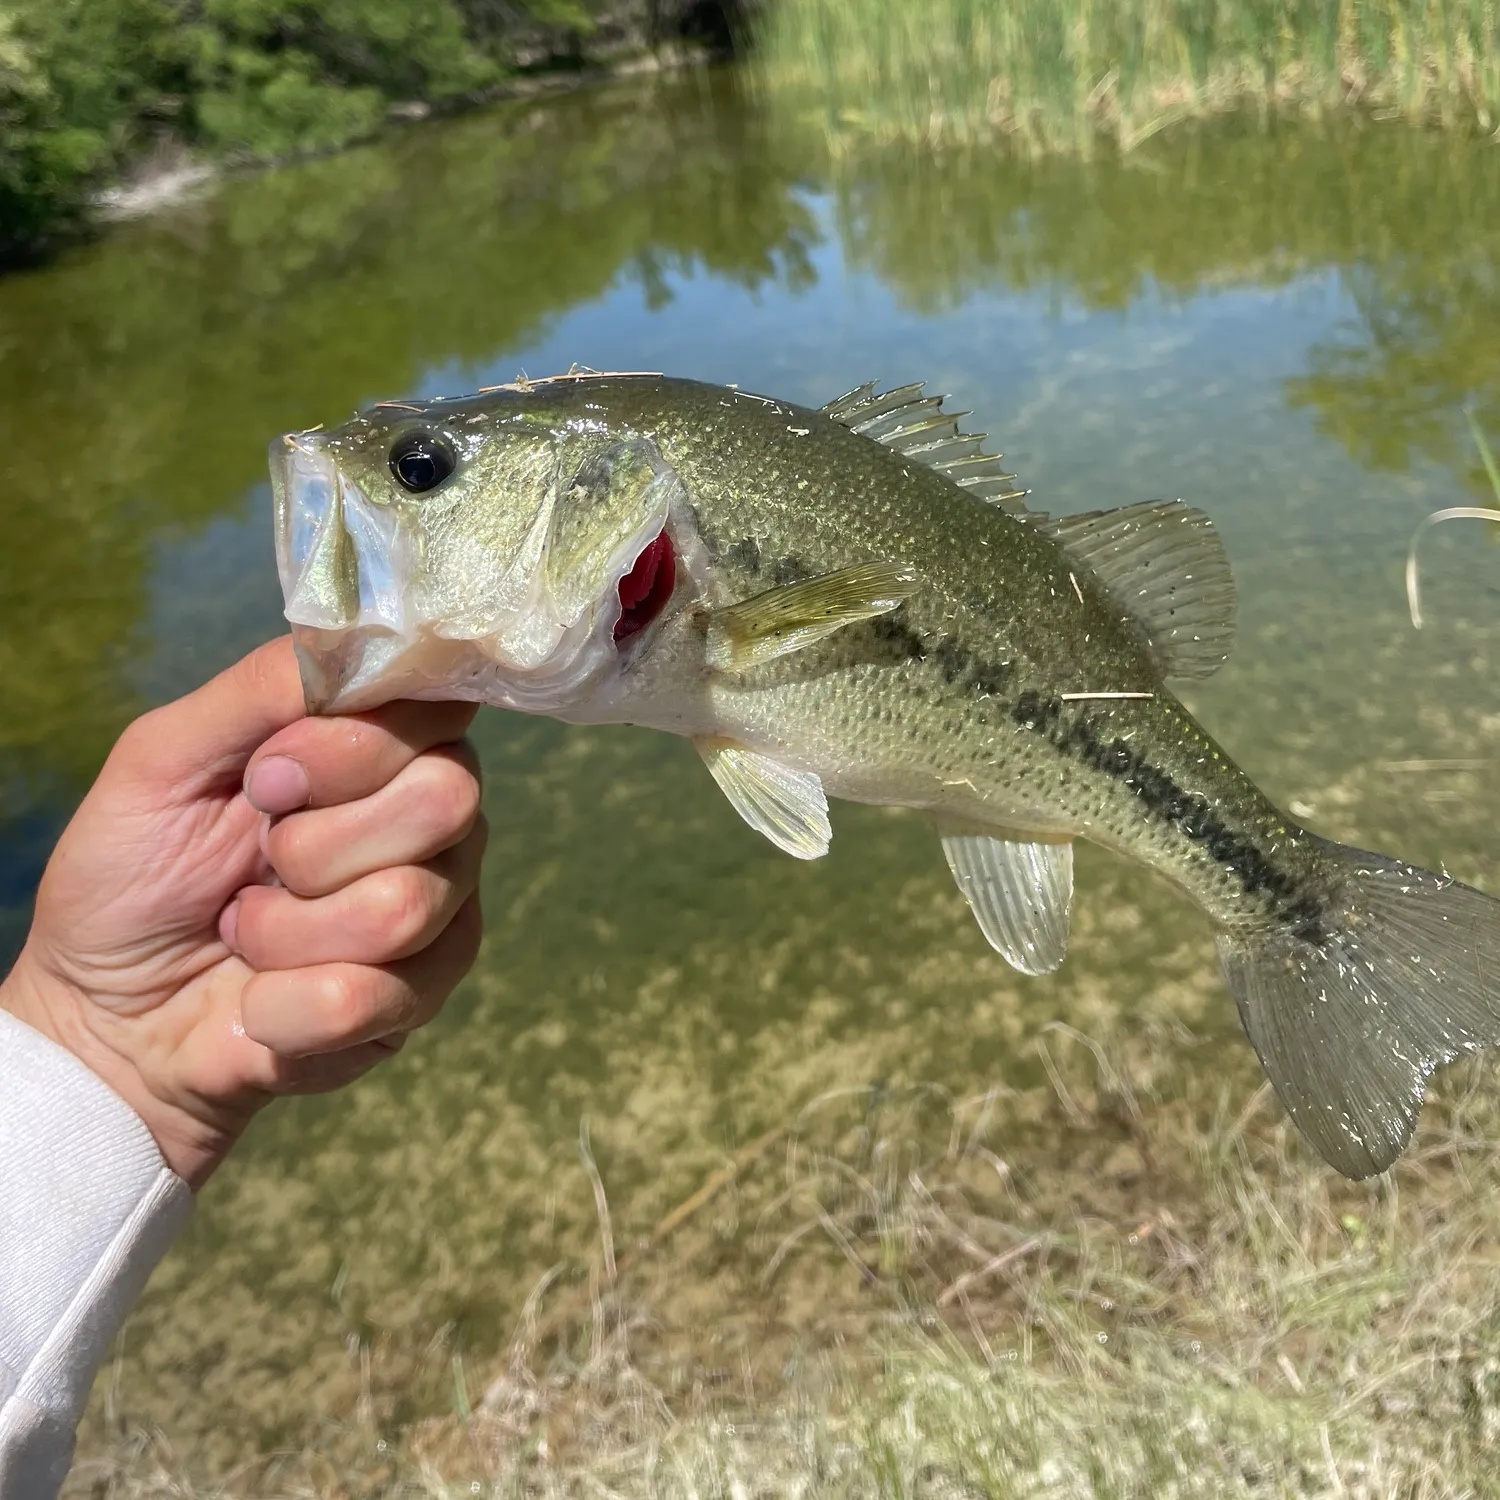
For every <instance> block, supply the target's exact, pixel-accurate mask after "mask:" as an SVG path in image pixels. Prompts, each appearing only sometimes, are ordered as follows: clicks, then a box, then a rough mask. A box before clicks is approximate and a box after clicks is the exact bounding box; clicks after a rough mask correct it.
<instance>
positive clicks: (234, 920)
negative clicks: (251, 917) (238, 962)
mask: <svg viewBox="0 0 1500 1500" xmlns="http://www.w3.org/2000/svg"><path fill="white" fill-rule="evenodd" d="M239 935H240V898H239V897H238V896H236V897H235V898H234V900H233V901H231V902H230V903H229V905H228V906H226V907H225V908H224V910H223V911H221V912H220V913H219V941H220V942H221V943H223V945H224V946H225V947H226V948H228V949H229V951H230V952H231V953H238V952H239V949H238V948H236V947H235V941H236V939H237V938H238V937H239Z"/></svg>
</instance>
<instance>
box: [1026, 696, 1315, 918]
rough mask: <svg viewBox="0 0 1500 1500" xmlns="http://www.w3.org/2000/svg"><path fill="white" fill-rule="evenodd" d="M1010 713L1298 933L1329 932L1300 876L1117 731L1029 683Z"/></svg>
mask: <svg viewBox="0 0 1500 1500" xmlns="http://www.w3.org/2000/svg"><path fill="white" fill-rule="evenodd" d="M1010 716H1011V718H1012V720H1013V721H1014V722H1015V723H1017V724H1019V725H1020V726H1021V727H1022V728H1023V729H1030V730H1034V731H1036V732H1037V733H1038V734H1044V735H1046V737H1047V739H1048V741H1049V742H1050V743H1051V744H1053V745H1054V746H1056V747H1057V749H1058V750H1059V751H1060V752H1061V753H1062V754H1064V755H1070V756H1072V757H1073V758H1074V759H1076V760H1080V761H1082V762H1083V763H1084V764H1085V765H1087V766H1091V767H1093V769H1094V770H1096V771H1099V772H1102V773H1103V774H1104V775H1106V776H1109V777H1112V778H1113V779H1115V780H1117V781H1120V782H1123V783H1124V784H1125V785H1126V786H1128V787H1129V788H1130V790H1131V791H1133V792H1134V793H1135V795H1136V796H1137V797H1139V798H1140V799H1141V801H1142V802H1144V803H1145V804H1146V806H1147V807H1149V808H1150V809H1151V811H1152V812H1154V813H1155V814H1156V815H1157V816H1158V817H1159V818H1161V819H1162V821H1163V822H1165V823H1170V824H1171V825H1172V826H1174V827H1176V828H1179V829H1181V831H1182V833H1183V834H1184V835H1185V836H1186V837H1187V838H1189V839H1191V840H1192V841H1193V843H1195V844H1199V845H1201V846H1202V847H1203V848H1205V849H1206V850H1207V851H1208V852H1209V854H1210V855H1212V857H1213V858H1214V859H1215V860H1216V861H1217V862H1218V863H1219V864H1221V865H1223V866H1224V867H1225V869H1227V870H1231V871H1233V872H1234V874H1235V875H1237V876H1238V877H1239V880H1240V884H1241V885H1242V886H1243V887H1244V889H1245V892H1246V894H1247V895H1252V896H1253V895H1259V894H1261V893H1264V894H1266V895H1268V896H1270V897H1271V899H1272V900H1273V901H1274V902H1275V904H1276V909H1277V911H1278V913H1279V914H1280V915H1281V916H1282V917H1283V918H1284V919H1285V920H1286V921H1287V922H1288V923H1290V924H1291V926H1292V929H1293V931H1294V932H1295V933H1296V935H1297V936H1298V937H1300V938H1302V939H1303V940H1304V941H1306V942H1310V943H1320V942H1322V941H1323V940H1324V939H1325V938H1326V936H1327V932H1326V930H1325V928H1324V926H1323V923H1322V919H1321V912H1320V905H1319V902H1318V901H1317V899H1316V898H1315V897H1312V896H1309V895H1307V894H1305V893H1304V892H1302V891H1301V890H1300V888H1299V886H1298V883H1297V881H1296V880H1294V879H1293V878H1292V877H1291V876H1290V875H1288V874H1286V873H1285V872H1284V871H1282V870H1279V869H1277V868H1276V866H1275V865H1274V864H1273V863H1272V862H1271V860H1270V859H1269V858H1268V857H1267V856H1266V855H1265V854H1264V853H1263V852H1262V851H1261V850H1260V849H1259V848H1257V847H1256V845H1255V844H1253V843H1252V842H1251V841H1250V840H1249V839H1247V838H1245V837H1244V836H1243V835H1242V834H1239V833H1237V832H1235V830H1234V829H1232V828H1230V826H1229V825H1228V824H1227V823H1225V822H1224V820H1223V819H1222V818H1221V817H1220V816H1219V815H1218V814H1217V813H1216V812H1215V811H1214V810H1213V807H1212V806H1211V805H1210V804H1209V803H1208V802H1207V801H1205V800H1204V799H1203V798H1202V797H1199V796H1196V795H1195V794H1194V793H1192V792H1186V791H1184V790H1183V789H1182V788H1181V787H1180V786H1178V785H1177V783H1176V782H1175V781H1173V780H1172V778H1171V777H1170V776H1169V775H1167V773H1166V772H1165V771H1163V770H1160V769H1159V768H1158V767H1156V766H1153V765H1151V764H1150V763H1149V762H1148V761H1147V759H1146V757H1145V755H1144V754H1143V753H1141V752H1139V751H1136V750H1134V749H1133V748H1132V747H1131V746H1130V745H1129V743H1127V742H1126V741H1125V740H1122V739H1119V738H1114V739H1110V740H1108V741H1105V740H1102V739H1101V738H1100V737H1099V735H1098V732H1097V730H1096V728H1095V726H1094V724H1093V723H1092V722H1091V721H1090V720H1089V717H1088V715H1087V713H1086V712H1085V711H1075V712H1074V713H1072V714H1071V715H1065V714H1064V712H1063V703H1062V700H1061V699H1059V698H1043V697H1042V695H1041V694H1040V693H1036V692H1032V691H1030V690H1028V691H1026V692H1024V693H1022V694H1021V695H1020V696H1019V697H1018V698H1017V699H1016V701H1015V703H1014V704H1013V705H1012V707H1011V711H1010Z"/></svg>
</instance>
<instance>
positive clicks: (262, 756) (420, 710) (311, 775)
mask: <svg viewBox="0 0 1500 1500" xmlns="http://www.w3.org/2000/svg"><path fill="white" fill-rule="evenodd" d="M475 710H476V705H475V704H473V703H419V702H416V701H415V700H413V699H409V698H403V699H400V700H398V701H396V702H394V703H385V704H382V705H381V706H380V707H379V708H374V709H371V710H370V711H369V712H368V713H362V714H344V715H336V716H334V717H331V718H322V717H317V718H305V719H299V720H298V721H297V722H296V723H295V724H289V725H287V727H286V728H285V729H282V730H280V731H278V732H277V733H276V734H273V735H272V736H271V738H270V739H268V740H267V741H266V742H265V744H263V745H262V746H261V747H260V748H259V749H258V750H257V751H256V752H255V754H254V755H253V756H251V758H250V764H249V765H248V766H247V767H246V768H245V781H244V787H245V796H246V798H247V799H248V800H249V802H250V804H251V806H252V807H256V808H259V810H260V811H261V812H264V813H272V814H280V813H288V812H294V811H296V810H297V809H298V808H303V807H332V806H334V805H336V804H338V803H342V802H354V801H357V800H358V799H359V798H361V797H368V796H370V795H371V794H372V793H374V792H378V791H379V790H380V789H381V787H383V786H385V785H386V784H387V783H388V782H389V781H390V780H391V779H392V778H393V777H394V776H395V775H396V774H397V773H398V772H399V771H400V770H402V769H403V767H405V766H407V765H409V764H410V763H411V762H412V761H413V760H415V759H416V758H417V756H419V755H420V754H422V752H423V751H424V750H430V749H432V748H433V746H435V745H447V744H451V743H452V742H453V741H455V740H461V739H462V738H463V737H464V733H465V731H466V730H467V729H468V727H469V725H470V723H471V722H472V721H473V718H474V714H475Z"/></svg>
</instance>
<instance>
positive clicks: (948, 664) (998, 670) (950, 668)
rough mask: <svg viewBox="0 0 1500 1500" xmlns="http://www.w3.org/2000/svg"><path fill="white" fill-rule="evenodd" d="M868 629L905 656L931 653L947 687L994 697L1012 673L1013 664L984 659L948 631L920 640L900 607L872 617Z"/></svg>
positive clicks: (917, 658) (920, 658)
mask: <svg viewBox="0 0 1500 1500" xmlns="http://www.w3.org/2000/svg"><path fill="white" fill-rule="evenodd" d="M869 629H870V632H871V633H872V634H873V635H874V636H875V638H876V639H877V640H881V641H886V642H888V643H889V644H890V645H892V646H894V647H895V648H896V651H897V653H898V654H899V655H900V656H902V657H904V658H906V659H907V660H910V661H926V660H927V659H928V657H931V658H932V659H933V661H935V662H936V663H937V664H938V666H939V668H941V670H942V673H943V681H944V682H946V683H947V684H948V685H949V686H950V687H954V686H962V687H966V688H969V689H970V690H971V691H973V692H976V693H980V694H982V695H984V696H985V697H989V698H998V697H1002V696H1003V695H1004V694H1005V692H1006V690H1007V689H1008V688H1009V686H1010V681H1011V678H1012V677H1013V676H1014V675H1015V668H1014V667H1013V666H1011V664H1010V663H1009V662H1008V661H985V660H983V659H982V658H981V657H978V656H976V655H975V654H974V653H973V652H972V651H970V650H969V649H968V647H966V646H963V645H960V644H959V642H958V641H956V640H954V638H953V637H952V636H951V635H944V636H939V637H938V638H937V639H936V640H935V641H927V640H924V639H923V638H922V637H921V636H920V635H919V634H918V633H917V632H916V631H915V630H913V629H912V628H911V626H910V625H908V624H907V622H906V610H905V608H904V607H903V608H902V609H898V610H896V611H895V613H893V614H889V615H885V616H882V618H880V619H878V620H872V621H871V622H870V625H869Z"/></svg>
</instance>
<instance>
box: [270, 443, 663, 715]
mask: <svg viewBox="0 0 1500 1500" xmlns="http://www.w3.org/2000/svg"><path fill="white" fill-rule="evenodd" d="M270 468H271V480H272V491H273V494H274V497H275V529H276V563H277V571H278V573H279V575H280V580H281V589H282V595H283V597H284V599H285V601H286V609H285V613H286V618H287V620H288V622H289V623H290V625H291V628H292V639H293V643H294V645H295V647H296V650H297V656H298V660H299V663H300V665H301V671H302V682H303V690H304V694H305V697H306V700H307V706H308V710H309V711H310V712H312V713H333V712H353V711H358V710H362V709H368V708H373V707H375V706H377V705H378V704H380V703H384V702H387V701H389V700H390V699H392V698H439V699H440V698H468V699H473V700H476V701H480V702H487V703H493V704H497V705H500V706H504V707H509V708H516V709H520V710H523V711H525V712H529V713H562V712H565V711H566V710H567V708H568V707H569V706H570V705H572V704H574V703H576V702H577V701H578V700H579V699H581V698H582V697H584V696H587V694H588V692H589V691H590V690H591V688H592V686H593V685H594V684H595V683H596V681H597V679H599V678H601V677H603V676H605V675H607V674H608V673H609V671H610V669H611V668H613V667H615V666H617V665H618V663H619V661H620V660H621V655H622V652H624V651H626V650H628V649H629V648H630V645H631V643H632V642H633V641H634V640H635V639H636V638H637V637H638V636H640V635H641V634H642V633H643V632H644V631H645V630H646V629H647V628H648V627H649V626H650V625H651V624H652V623H654V621H655V620H656V618H657V617H658V616H659V615H660V614H661V613H662V612H663V610H664V609H665V607H666V604H667V602H668V601H669V599H670V598H671V596H672V593H673V590H674V587H675V582H676V578H677V553H676V549H675V548H674V547H673V544H672V541H671V538H670V537H669V536H668V534H667V530H666V520H667V508H668V507H667V503H666V498H665V495H663V498H662V501H661V503H660V505H659V506H658V507H657V513H656V514H654V515H653V516H652V517H651V518H650V521H649V523H648V525H647V526H646V527H645V529H644V530H643V532H642V533H640V534H638V535H637V536H636V537H635V538H634V539H632V540H631V541H629V542H627V543H625V544H624V545H623V546H622V547H621V548H620V549H619V550H618V551H617V552H616V553H615V554H614V555H613V556H612V557H611V558H610V559H609V560H608V562H607V564H606V566H605V577H604V579H603V580H602V584H603V592H602V594H601V595H595V596H594V597H593V598H592V599H585V598H584V597H581V596H578V595H576V594H575V595H574V596H573V597H572V598H571V599H563V598H559V597H558V595H557V594H556V593H555V592H554V590H553V588H552V586H551V580H550V579H549V573H548V552H549V545H548V544H549V532H550V526H551V521H552V510H553V503H554V502H553V501H552V500H550V499H549V500H548V501H546V502H544V503H543V504H542V505H541V507H540V509H539V510H538V511H537V513H536V515H535V516H534V518H533V520H532V522H531V525H530V528H529V533H528V535H527V536H526V538H525V540H524V542H523V543H522V544H521V546H520V547H519V549H518V552H517V554H516V556H515V557H514V558H513V559H512V561H511V564H510V566H509V568H508V569H507V570H505V571H504V572H503V574H502V575H501V576H499V577H497V578H496V579H495V583H494V587H493V590H492V591H490V592H488V595H487V602H486V604H485V605H483V606H482V607H480V608H479V609H477V610H474V611H471V612H468V613H466V614H465V615H464V616H455V614H454V612H453V610H452V608H451V606H450V605H449V603H448V602H447V600H446V599H445V598H444V597H443V596H442V583H441V576H442V574H443V572H444V568H443V567H441V566H434V565H433V559H432V558H431V557H430V556H428V555H427V550H426V549H427V544H424V540H423V537H422V535H421V533H420V532H419V531H418V530H417V529H416V528H415V527H414V526H413V525H412V524H411V523H410V521H409V520H404V519H403V517H402V515H401V512H400V509H399V507H397V506H394V505H391V504H389V503H384V502H375V501H372V499H371V498H370V497H369V495H367V494H366V493H365V491H364V490H363V489H362V488H361V487H360V485H359V484H358V483H357V482H356V481H355V480H353V479H351V478H350V476H349V475H348V474H347V473H346V472H344V471H343V469H342V467H341V465H340V464H339V462H338V461H337V457H336V453H335V451H334V445H332V444H330V442H329V440H328V439H327V438H326V437H323V436H321V435H320V434H318V433H316V432H304V433H289V434H287V435H286V436H285V437H282V438H279V439H278V440H277V441H276V442H275V443H273V444H272V447H271V452H270ZM458 560H459V559H457V558H454V559H449V561H450V562H451V561H458ZM439 561H441V559H440V560H439ZM469 561H472V559H469ZM429 572H431V573H433V574H435V575H437V576H436V577H435V578H429V576H428V575H429Z"/></svg>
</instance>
